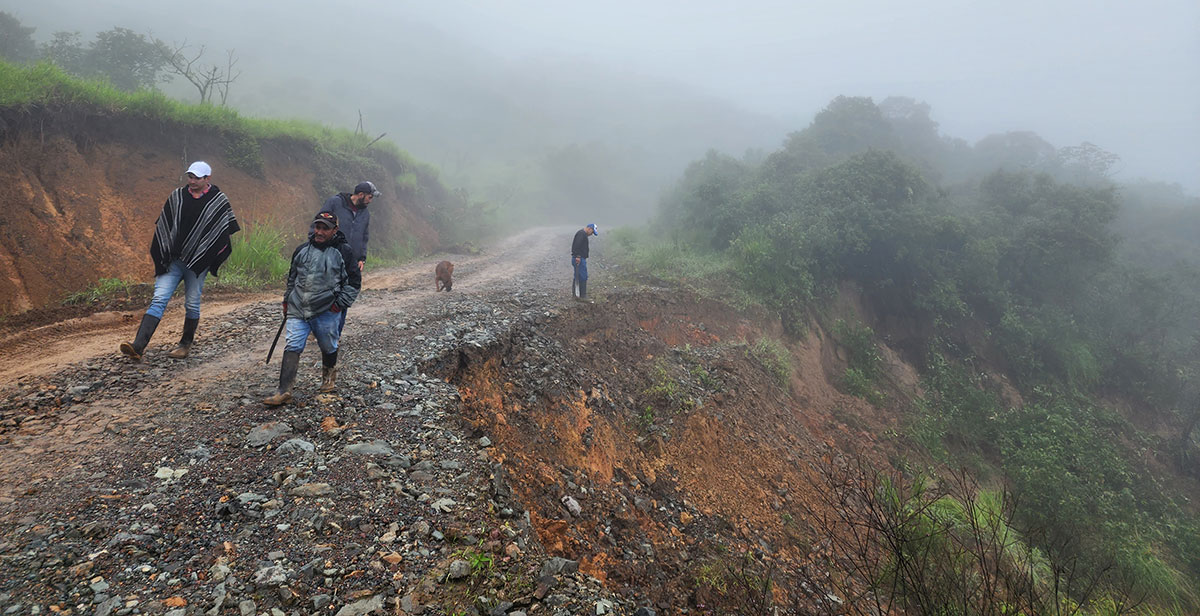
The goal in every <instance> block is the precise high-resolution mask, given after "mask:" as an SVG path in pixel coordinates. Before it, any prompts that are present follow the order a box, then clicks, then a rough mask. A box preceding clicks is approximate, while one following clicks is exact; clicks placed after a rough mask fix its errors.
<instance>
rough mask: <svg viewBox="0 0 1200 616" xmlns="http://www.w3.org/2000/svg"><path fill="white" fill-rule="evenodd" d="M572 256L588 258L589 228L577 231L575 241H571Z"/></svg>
mask: <svg viewBox="0 0 1200 616" xmlns="http://www.w3.org/2000/svg"><path fill="white" fill-rule="evenodd" d="M571 256H572V257H579V258H581V259H586V258H588V234H587V229H580V230H578V231H576V232H575V241H573V242H571Z"/></svg>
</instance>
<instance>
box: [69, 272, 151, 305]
mask: <svg viewBox="0 0 1200 616" xmlns="http://www.w3.org/2000/svg"><path fill="white" fill-rule="evenodd" d="M134 284H135V283H132V282H129V281H127V280H122V279H120V278H101V279H100V280H97V281H96V282H95V283H94V284H93V285H92V286H90V287H88V288H86V289H84V290H82V291H76V292H75V293H72V294H70V295H68V296H67V297H66V299H64V300H63V304H66V305H68V306H81V305H84V304H91V303H95V302H99V301H104V300H107V299H114V298H117V297H125V298H128V297H129V292H130V290H131V289H132V288H133V286H134Z"/></svg>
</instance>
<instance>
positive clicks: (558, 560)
mask: <svg viewBox="0 0 1200 616" xmlns="http://www.w3.org/2000/svg"><path fill="white" fill-rule="evenodd" d="M576 571H579V561H577V560H570V559H567V558H562V557H561V556H555V557H554V558H551V559H550V560H547V561H546V562H545V563H543V564H542V569H541V571H539V572H538V577H539V578H541V577H545V576H547V575H558V574H560V573H575V572H576Z"/></svg>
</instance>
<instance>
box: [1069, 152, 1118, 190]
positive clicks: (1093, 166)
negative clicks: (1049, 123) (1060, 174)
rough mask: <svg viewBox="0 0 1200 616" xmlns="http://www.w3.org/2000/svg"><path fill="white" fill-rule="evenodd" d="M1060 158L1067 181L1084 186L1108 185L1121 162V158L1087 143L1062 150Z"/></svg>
mask: <svg viewBox="0 0 1200 616" xmlns="http://www.w3.org/2000/svg"><path fill="white" fill-rule="evenodd" d="M1058 157H1059V160H1061V161H1062V166H1063V171H1064V172H1065V179H1067V180H1070V181H1072V182H1075V183H1077V184H1084V185H1096V184H1108V183H1109V178H1111V177H1112V174H1113V167H1115V166H1116V165H1117V163H1119V162H1121V157H1120V156H1117V155H1116V154H1113V153H1112V152H1109V151H1107V150H1105V149H1104V148H1102V147H1100V146H1098V145H1096V144H1094V143H1089V142H1087V141H1084V142H1083V143H1081V144H1079V145H1071V146H1067V147H1065V148H1062V149H1060V150H1059V151H1058Z"/></svg>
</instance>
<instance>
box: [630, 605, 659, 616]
mask: <svg viewBox="0 0 1200 616" xmlns="http://www.w3.org/2000/svg"><path fill="white" fill-rule="evenodd" d="M633 616H658V613H657V612H655V611H654V608H650V607H646V606H644V605H643V606H642V607H639V608H638V609H637V611H635V612H634V613H633Z"/></svg>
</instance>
